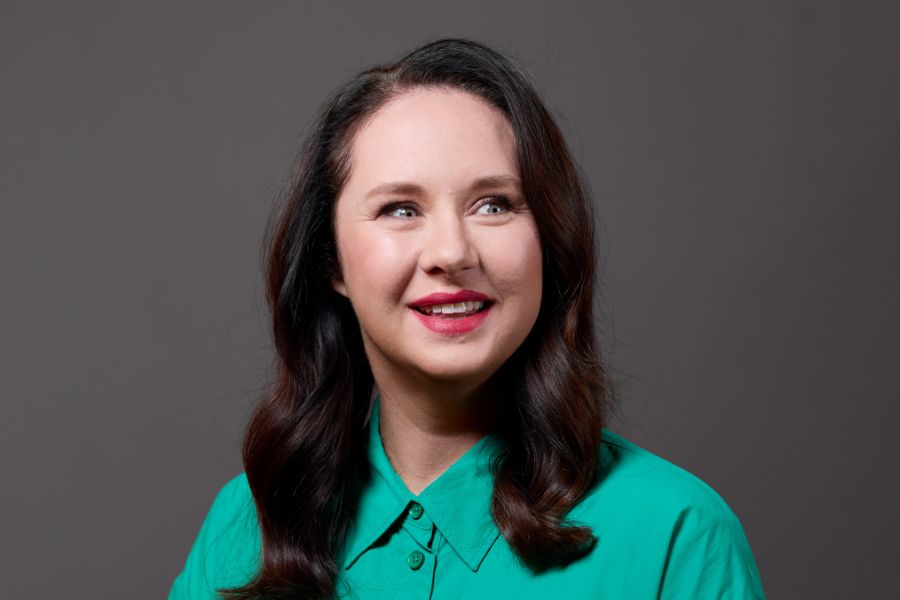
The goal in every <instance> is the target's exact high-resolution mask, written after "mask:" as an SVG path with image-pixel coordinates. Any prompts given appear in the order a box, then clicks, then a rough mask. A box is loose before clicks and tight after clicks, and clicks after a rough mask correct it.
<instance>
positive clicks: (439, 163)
mask: <svg viewBox="0 0 900 600" xmlns="http://www.w3.org/2000/svg"><path fill="white" fill-rule="evenodd" d="M350 152H351V164H352V168H351V172H350V179H349V180H348V182H347V184H348V187H350V186H353V187H357V186H363V185H369V184H373V183H378V182H379V181H386V180H397V179H402V180H415V181H418V182H420V183H422V184H425V185H429V184H431V185H435V186H452V185H453V184H454V183H457V184H460V185H461V184H464V183H466V182H467V181H466V180H469V179H475V178H478V177H481V176H483V175H485V174H489V175H502V174H505V175H510V176H516V175H517V174H518V168H517V161H516V150H515V136H514V134H513V130H512V126H511V125H510V123H509V120H508V119H507V118H506V115H504V114H503V112H502V111H500V110H499V109H497V108H496V107H494V106H492V105H490V104H489V103H488V102H487V101H485V100H483V99H482V98H480V97H478V96H475V95H473V94H470V93H468V92H464V91H461V90H456V89H452V88H418V89H414V90H411V91H408V92H404V93H402V94H401V95H400V96H397V97H396V98H393V99H391V100H390V101H388V102H387V103H386V104H385V105H384V106H382V107H381V108H379V109H378V110H377V111H376V112H375V113H374V115H373V116H372V117H371V118H370V119H369V120H368V121H367V122H366V123H365V124H364V126H363V127H362V128H361V129H360V130H359V131H358V132H357V134H356V136H355V138H354V140H353V143H352V145H351V150H350ZM357 191H358V190H357Z"/></svg>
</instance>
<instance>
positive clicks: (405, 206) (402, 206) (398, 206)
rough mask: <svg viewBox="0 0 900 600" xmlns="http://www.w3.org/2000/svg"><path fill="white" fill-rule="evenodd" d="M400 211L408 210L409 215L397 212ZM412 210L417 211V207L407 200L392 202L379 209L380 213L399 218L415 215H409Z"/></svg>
mask: <svg viewBox="0 0 900 600" xmlns="http://www.w3.org/2000/svg"><path fill="white" fill-rule="evenodd" d="M398 211H404V212H406V213H407V216H402V213H401V215H398V214H396V213H398ZM410 212H413V213H414V212H416V207H415V206H413V205H411V204H409V203H407V202H390V203H388V204H385V205H384V206H382V207H381V208H380V209H379V210H378V214H379V215H383V214H388V215H390V216H392V217H397V218H398V219H407V218H411V217H413V216H415V215H409V213H410Z"/></svg>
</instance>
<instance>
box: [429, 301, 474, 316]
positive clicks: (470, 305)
mask: <svg viewBox="0 0 900 600" xmlns="http://www.w3.org/2000/svg"><path fill="white" fill-rule="evenodd" d="M482 306H484V302H483V301H481V300H473V301H469V300H466V301H465V302H456V303H455V304H432V305H430V306H420V307H419V308H421V309H422V312H424V313H425V314H429V315H430V314H439V315H449V314H454V313H464V312H472V311H476V310H481V307H482Z"/></svg>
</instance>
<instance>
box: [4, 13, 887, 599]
mask: <svg viewBox="0 0 900 600" xmlns="http://www.w3.org/2000/svg"><path fill="white" fill-rule="evenodd" d="M587 4H588V3H579V4H571V5H568V6H567V5H565V4H560V3H558V2H522V1H521V0H519V1H515V2H502V3H489V4H482V3H466V2H462V3H461V2H452V3H441V4H440V5H439V6H438V5H434V6H433V5H432V3H423V2H403V3H389V4H384V3H369V4H368V5H362V3H360V4H359V5H357V4H349V3H340V2H331V3H325V2H295V3H286V2H277V3H276V2H273V3H225V2H206V3H187V2H180V3H160V2H153V3H149V2H148V3H142V4H137V3H119V2H92V3H71V2H57V3H55V4H49V5H48V4H44V3H40V4H38V3H21V4H15V3H14V4H10V3H4V5H3V8H2V17H0V76H2V86H3V87H2V94H0V119H2V123H0V132H2V134H0V173H2V176H0V207H2V215H0V244H2V247H0V261H2V262H0V266H2V268H0V275H2V279H0V281H2V290H3V293H2V296H0V326H2V329H0V332H2V333H0V352H2V355H0V369H2V378H0V386H2V387H0V394H2V395H0V398H2V415H0V457H2V461H3V462H2V469H3V472H2V475H3V484H2V491H0V503H2V504H0V519H2V521H0V522H2V530H0V553H2V556H0V564H2V565H3V568H4V571H5V576H4V583H3V592H2V594H0V595H2V596H3V597H6V598H60V597H67V598H134V599H143V598H146V599H152V598H160V597H163V596H164V595H165V594H166V592H167V590H168V587H169V584H170V582H171V580H172V578H173V577H175V575H176V574H177V572H178V571H179V569H180V568H181V565H182V562H183V561H184V558H185V556H186V554H187V551H188V549H189V546H190V544H191V542H192V540H193V538H194V536H195V534H196V532H197V529H198V527H199V525H200V522H201V520H202V518H203V516H204V514H205V513H206V511H207V509H208V507H209V504H210V502H211V500H212V498H213V495H214V494H215V492H216V491H217V490H218V488H219V487H220V486H221V485H222V484H223V483H224V482H225V481H226V480H227V479H228V478H230V477H232V476H233V475H235V474H236V473H237V472H238V471H239V470H240V469H241V464H240V456H239V444H240V436H241V429H242V425H243V423H244V422H245V419H246V415H247V413H248V411H249V410H250V407H251V406H252V404H253V402H254V401H255V400H256V399H257V397H258V394H259V391H260V389H261V388H262V385H263V383H264V381H265V376H266V367H267V365H268V364H269V361H270V360H271V348H270V344H269V339H268V332H267V329H266V327H267V322H266V313H265V308H264V303H263V297H262V278H261V266H260V265H261V260H260V245H261V242H262V233H263V225H264V223H265V219H266V216H267V214H268V211H269V209H270V207H271V204H272V200H273V199H274V197H275V195H276V193H277V191H278V189H279V186H280V184H281V181H282V177H283V175H284V173H285V171H286V170H287V168H288V166H289V164H290V160H291V156H292V153H293V152H294V150H295V149H296V147H297V146H298V144H299V141H300V139H301V137H302V135H303V133H304V131H305V128H306V127H307V126H308V125H309V121H310V119H311V118H312V115H313V113H314V111H315V109H316V107H317V106H318V105H319V103H320V102H321V101H322V100H323V99H324V97H325V96H326V94H327V93H328V92H330V91H331V90H332V89H333V88H334V87H335V86H336V85H338V84H339V83H340V82H342V81H343V80H345V79H346V78H347V77H348V76H350V75H351V74H352V73H354V72H356V71H357V70H359V69H361V68H363V67H365V66H368V65H370V64H371V63H373V62H375V61H387V60H389V59H392V58H395V57H397V56H398V55H399V54H400V53H401V52H403V51H406V50H409V49H411V48H413V47H415V46H417V45H419V44H421V43H423V42H425V41H427V40H430V39H433V38H435V37H439V36H465V37H471V38H474V39H478V40H482V41H485V42H489V43H491V44H494V45H496V46H498V47H500V48H501V49H503V50H505V51H506V52H508V53H509V54H511V55H512V56H513V57H514V58H516V60H518V61H519V62H520V63H521V64H522V65H523V66H524V67H525V68H526V69H528V70H529V71H530V72H531V73H532V75H533V77H534V79H535V80H536V81H537V83H538V85H539V87H540V89H541V92H542V93H543V94H544V95H545V97H546V98H547V101H548V103H549V104H550V106H551V108H552V110H553V111H554V113H555V114H556V115H557V116H558V118H559V119H560V122H561V124H562V126H563V128H564V129H565V131H566V133H567V135H568V136H569V140H570V144H571V147H572V149H573V151H574V153H575V155H576V157H577V159H578V161H579V163H580V164H581V165H582V167H583V169H584V171H585V172H586V174H587V175H588V176H589V178H590V182H591V185H592V187H593V190H594V192H595V199H596V202H597V205H598V209H599V215H600V218H601V219H602V225H603V249H604V257H603V263H604V264H603V267H604V272H603V285H602V289H601V292H602V294H603V303H604V307H605V309H604V315H603V321H602V323H601V325H602V328H603V336H604V348H605V349H606V352H607V358H608V360H609V361H610V363H611V365H612V366H613V367H614V369H615V370H616V372H617V376H618V380H619V384H620V385H619V393H620V396H621V400H622V403H623V410H624V413H625V414H626V416H627V420H626V421H625V422H623V423H619V424H617V425H616V426H615V429H617V430H619V431H620V432H621V433H623V434H624V435H626V436H628V437H631V438H632V439H633V440H634V441H636V442H638V443H640V444H642V445H644V446H645V447H647V448H649V449H650V450H652V451H654V452H656V453H658V454H661V455H662V456H664V457H666V458H668V459H670V460H671V461H673V462H675V463H677V464H679V465H681V466H684V467H685V468H687V469H688V470H689V471H692V472H693V473H695V474H697V475H698V476H700V477H702V478H703V479H705V480H706V481H707V482H709V483H710V484H711V485H712V486H713V487H714V488H715V489H717V490H718V491H719V492H720V493H721V494H722V496H723V497H724V498H725V499H726V500H727V501H728V503H729V504H730V505H731V506H732V508H733V509H734V510H735V512H736V513H737V514H738V516H739V517H740V518H741V520H742V522H743V524H744V527H745V529H746V532H747V535H748V538H749V540H750V543H751V545H752V547H753V549H754V552H755V555H756V557H757V561H758V563H759V567H760V571H761V573H762V577H763V583H764V585H765V587H766V590H767V592H768V593H769V595H770V597H771V598H847V597H857V598H863V597H865V598H876V597H888V596H891V595H892V592H891V590H893V593H896V583H895V581H894V579H893V577H891V576H889V574H890V573H893V571H894V570H895V566H896V563H897V560H898V558H900V556H898V544H897V540H898V538H900V527H898V506H900V492H898V482H897V472H898V468H897V460H896V458H897V456H900V443H898V438H897V433H896V429H897V423H898V416H900V410H898V406H897V405H898V400H900V397H898V390H900V386H898V384H897V381H896V372H897V371H896V364H897V359H898V349H897V348H898V344H897V339H898V334H900V328H898V316H897V308H898V278H897V270H898V266H900V265H898V257H900V248H898V245H900V244H898V236H897V226H898V224H900V219H898V217H900V209H898V198H900V181H898V172H900V168H898V164H900V153H898V148H900V142H898V121H900V119H898V113H900V77H898V73H900V70H898V67H900V61H898V57H900V35H898V34H897V32H898V31H900V18H898V12H900V11H898V10H897V7H898V5H897V3H887V2H885V3H881V4H879V3H877V2H857V3H850V2H806V3H797V2H743V3H730V2H726V3H723V2H712V1H710V2H705V3H699V2H668V1H663V0H659V1H654V2H643V1H621V2H599V3H593V5H592V6H591V7H588V6H587ZM894 597H896V596H894Z"/></svg>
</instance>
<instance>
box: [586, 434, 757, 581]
mask: <svg viewBox="0 0 900 600" xmlns="http://www.w3.org/2000/svg"><path fill="white" fill-rule="evenodd" d="M598 469H599V470H598V482H597V483H596V485H595V486H594V487H593V488H592V489H591V490H589V491H588V493H587V494H586V495H585V497H584V498H583V499H582V501H581V502H580V503H579V505H577V506H576V507H575V508H574V509H573V510H572V512H571V513H570V518H571V520H573V521H577V522H579V523H582V524H585V525H588V526H590V527H591V528H592V529H593V530H594V533H595V535H596V536H597V537H598V546H600V547H601V548H602V547H603V546H604V544H605V548H604V549H603V551H604V552H618V553H624V554H625V555H626V556H627V555H631V556H633V558H634V560H636V561H641V562H643V563H644V564H645V565H646V566H647V568H648V569H649V570H648V571H646V572H645V573H644V576H647V575H648V574H649V573H654V574H655V577H658V579H659V594H660V596H661V597H707V595H715V594H723V595H724V596H726V597H739V598H764V594H763V591H762V585H761V583H760V577H759V571H758V569H757V566H756V562H755V560H754V558H753V554H752V552H751V550H750V546H749V543H748V541H747V537H746V535H745V533H744V529H743V527H742V525H741V522H740V520H739V519H738V517H737V515H736V514H735V513H734V511H733V510H732V509H731V507H730V506H729V505H728V503H726V502H725V500H724V499H723V498H722V496H721V495H720V494H719V493H718V492H716V491H715V490H714V489H713V488H712V487H711V486H710V485H709V484H707V483H706V482H705V481H703V480H702V479H700V478H699V477H697V476H696V475H694V474H692V473H690V472H688V471H687V470H685V469H683V468H682V467H680V466H678V465H675V464H673V463H672V462H670V461H668V460H666V459H664V458H662V457H660V456H657V455H656V454H653V453H652V452H650V451H648V450H646V449H644V448H642V447H640V446H638V445H637V444H635V443H634V442H631V441H629V440H627V439H625V438H624V437H622V436H620V435H617V434H615V433H613V432H611V431H609V430H607V429H604V430H603V436H602V443H601V447H600V461H599V467H598Z"/></svg>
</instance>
